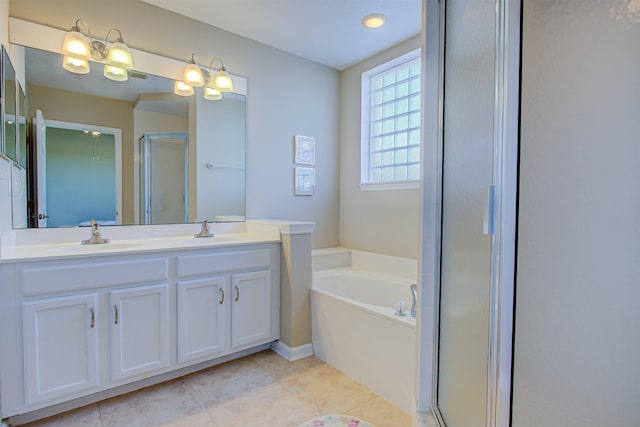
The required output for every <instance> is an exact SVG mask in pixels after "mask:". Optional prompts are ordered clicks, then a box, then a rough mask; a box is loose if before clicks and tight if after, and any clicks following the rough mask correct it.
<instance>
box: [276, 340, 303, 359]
mask: <svg viewBox="0 0 640 427" xmlns="http://www.w3.org/2000/svg"><path fill="white" fill-rule="evenodd" d="M271 350H273V351H275V352H276V353H278V354H279V355H280V356H282V357H284V358H285V359H287V360H288V361H289V362H295V361H296V360H300V359H304V358H305V357H309V356H313V344H311V343H309V344H303V345H299V346H297V347H293V348H292V347H289V346H288V345H286V344H285V343H283V342H282V341H275V342H274V343H273V344H271Z"/></svg>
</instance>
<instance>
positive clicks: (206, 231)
mask: <svg viewBox="0 0 640 427" xmlns="http://www.w3.org/2000/svg"><path fill="white" fill-rule="evenodd" d="M213 236H214V234H213V233H212V232H211V227H210V226H209V220H208V219H205V220H204V221H202V228H201V229H200V232H199V233H197V234H194V235H193V237H195V238H201V237H213Z"/></svg>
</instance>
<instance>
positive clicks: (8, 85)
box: [2, 47, 17, 161]
mask: <svg viewBox="0 0 640 427" xmlns="http://www.w3.org/2000/svg"><path fill="white" fill-rule="evenodd" d="M2 94H3V98H4V99H3V105H2V107H3V118H2V119H3V120H2V121H3V126H4V153H5V154H6V155H7V157H9V158H10V159H11V160H13V161H16V160H17V156H16V154H17V150H16V141H17V133H16V72H15V71H14V69H13V65H12V64H11V61H10V60H9V55H8V53H7V49H6V48H4V47H3V48H2Z"/></svg>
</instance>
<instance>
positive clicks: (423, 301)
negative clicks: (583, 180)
mask: <svg viewBox="0 0 640 427" xmlns="http://www.w3.org/2000/svg"><path fill="white" fill-rule="evenodd" d="M422 5H423V8H424V11H423V14H422V16H423V23H422V29H423V30H422V38H423V44H424V52H423V55H422V65H423V71H422V75H423V76H424V79H423V82H422V88H423V92H424V93H431V94H434V96H429V97H427V96H424V97H423V98H422V107H423V111H422V117H423V122H422V124H423V126H422V141H423V146H422V153H421V167H422V193H421V194H422V206H421V213H420V218H421V222H420V241H421V245H420V256H419V263H418V270H419V272H418V278H419V288H418V299H419V307H420V308H419V310H418V318H417V322H416V325H417V328H416V329H417V334H418V346H417V356H416V358H417V364H418V369H417V375H416V377H417V382H418V384H417V394H416V398H417V399H416V405H417V410H418V411H424V412H427V411H430V410H432V411H433V413H434V414H433V416H434V418H435V419H436V420H437V419H438V417H437V406H436V392H437V382H438V377H437V373H438V371H437V360H438V321H439V311H438V307H439V303H438V302H439V300H440V255H441V254H440V250H441V247H440V241H441V237H440V236H441V231H442V230H441V227H440V225H441V221H442V160H443V156H442V153H443V146H442V125H443V122H442V118H443V105H444V104H443V102H444V97H443V89H444V88H443V83H444V76H443V72H444V68H443V66H444V56H443V49H444V22H445V21H444V9H445V7H444V2H441V1H439V0H423V3H422ZM425 52H431V53H430V54H429V55H426V54H425Z"/></svg>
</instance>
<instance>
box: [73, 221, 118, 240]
mask: <svg viewBox="0 0 640 427" xmlns="http://www.w3.org/2000/svg"><path fill="white" fill-rule="evenodd" d="M110 241H111V240H109V239H105V238H103V237H102V236H101V235H100V224H98V223H97V222H96V221H95V220H93V219H92V220H91V238H90V239H87V240H83V241H82V242H80V243H82V244H83V245H101V244H103V243H109V242H110Z"/></svg>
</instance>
